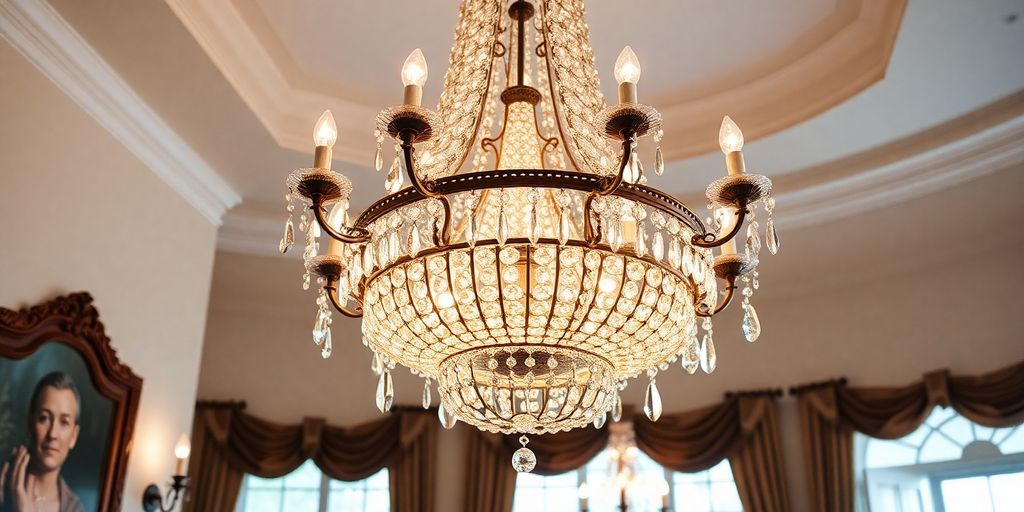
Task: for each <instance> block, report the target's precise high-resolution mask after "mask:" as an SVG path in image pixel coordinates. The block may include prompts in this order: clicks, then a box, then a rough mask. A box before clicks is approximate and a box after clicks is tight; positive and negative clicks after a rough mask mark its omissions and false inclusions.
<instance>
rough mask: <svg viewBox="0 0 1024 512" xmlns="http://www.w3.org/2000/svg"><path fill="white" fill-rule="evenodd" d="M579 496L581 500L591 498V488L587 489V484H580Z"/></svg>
mask: <svg viewBox="0 0 1024 512" xmlns="http://www.w3.org/2000/svg"><path fill="white" fill-rule="evenodd" d="M579 496H580V499H581V500H585V499H587V498H589V497H590V488H589V487H587V483H586V482H583V483H582V484H580V490H579Z"/></svg>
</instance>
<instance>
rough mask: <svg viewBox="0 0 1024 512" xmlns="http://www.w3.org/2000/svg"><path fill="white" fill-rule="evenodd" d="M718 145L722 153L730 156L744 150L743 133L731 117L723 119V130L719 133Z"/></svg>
mask: <svg viewBox="0 0 1024 512" xmlns="http://www.w3.org/2000/svg"><path fill="white" fill-rule="evenodd" d="M718 145H719V146H720V147H721V148H722V153H725V154H727V155H728V154H729V153H732V152H734V151H739V150H741V149H743V132H741V131H740V127H739V126H736V123H734V122H733V120H732V119H731V118H729V116H725V117H724V118H722V128H721V129H720V130H719V131H718Z"/></svg>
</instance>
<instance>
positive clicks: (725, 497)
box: [711, 482, 743, 512]
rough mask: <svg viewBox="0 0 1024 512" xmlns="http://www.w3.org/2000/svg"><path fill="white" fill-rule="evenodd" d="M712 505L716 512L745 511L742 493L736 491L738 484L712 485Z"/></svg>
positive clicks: (718, 483) (719, 483)
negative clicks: (741, 501) (741, 497)
mask: <svg viewBox="0 0 1024 512" xmlns="http://www.w3.org/2000/svg"><path fill="white" fill-rule="evenodd" d="M711 504H712V505H713V506H714V510H715V511H716V512H726V511H737V512H738V511H740V510H743V504H741V503H740V493H739V491H738V490H737V489H736V484H734V483H732V482H729V483H723V482H717V483H713V484H711Z"/></svg>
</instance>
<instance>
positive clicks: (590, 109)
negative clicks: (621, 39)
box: [280, 0, 778, 471]
mask: <svg viewBox="0 0 1024 512" xmlns="http://www.w3.org/2000/svg"><path fill="white" fill-rule="evenodd" d="M505 5H506V3H505V2H503V1H501V0H498V1H495V0H464V1H463V2H462V5H461V8H460V12H459V22H458V26H457V28H456V32H455V34H456V40H455V45H454V47H453V49H452V53H451V59H450V62H451V66H450V67H449V70H448V73H447V75H446V76H445V89H444V94H443V95H442V96H441V101H440V104H439V106H438V109H437V111H436V112H434V111H431V110H428V109H426V108H423V107H422V106H420V102H421V96H422V87H423V85H424V83H425V82H426V78H427V68H426V63H425V62H424V60H423V55H422V53H421V52H420V51H419V50H416V51H415V52H413V54H412V55H410V56H409V59H408V60H407V61H406V63H405V65H404V66H403V69H402V79H403V82H404V83H405V101H404V104H402V105H399V106H394V107H389V108H387V109H385V110H384V111H382V112H381V113H380V114H379V115H378V117H377V126H376V132H375V135H376V139H377V151H376V154H375V156H374V167H375V168H376V169H377V170H378V171H381V170H382V169H383V167H384V155H383V146H384V142H385V139H387V138H391V139H394V140H395V142H396V144H395V159H394V162H393V163H392V164H391V166H390V168H389V169H388V171H387V175H386V178H385V188H386V190H387V191H388V193H389V195H387V196H385V197H384V198H382V199H380V200H378V201H377V202H375V203H373V204H372V205H371V206H370V207H369V208H367V209H366V210H365V211H364V212H363V213H362V214H361V215H359V216H358V218H356V219H355V220H354V221H352V220H351V218H350V217H349V214H348V204H349V201H348V200H349V197H350V194H351V191H352V185H351V182H350V181H349V180H348V178H346V177H345V176H344V175H342V174H340V173H338V172H336V171H334V170H332V169H331V147H332V146H333V145H334V142H335V139H336V136H337V129H336V127H335V125H334V119H333V117H332V116H331V113H330V112H329V111H327V112H325V113H324V115H323V116H321V118H320V120H319V121H318V122H317V124H316V127H315V128H314V142H315V145H316V156H315V163H314V166H313V167H312V168H309V169H300V170H298V171H295V172H293V173H292V174H291V175H290V176H289V177H288V179H287V186H288V195H287V196H286V199H287V202H288V205H287V209H288V212H289V217H288V220H287V223H286V226H285V235H284V237H283V238H282V240H281V244H280V250H281V251H282V252H286V251H287V250H288V249H289V248H290V247H291V246H292V245H293V243H294V238H295V228H294V227H293V221H292V212H293V211H294V209H295V206H296V205H298V206H299V207H300V209H301V210H302V213H301V218H300V222H299V226H298V230H299V232H300V233H302V234H303V235H304V236H305V252H304V254H303V256H304V261H305V269H306V272H305V274H304V276H303V287H304V288H308V287H309V286H310V280H311V279H312V277H311V276H315V277H316V280H317V282H318V284H319V285H320V292H319V296H318V299H317V314H316V319H315V324H314V328H313V341H314V342H315V344H316V345H317V346H318V347H319V348H320V350H321V354H322V355H323V357H324V358H327V357H329V356H330V354H331V350H332V336H331V323H332V318H331V307H332V306H333V308H334V309H336V310H337V311H339V312H340V313H342V314H343V315H345V316H350V317H357V318H362V334H363V343H364V345H366V346H367V347H368V348H369V349H370V350H371V351H372V352H373V363H372V365H371V368H372V370H373V371H374V372H375V373H376V374H378V376H379V382H378V387H377V397H376V398H377V406H378V408H379V409H380V410H381V411H382V412H386V411H388V410H389V409H390V408H391V405H392V403H393V400H394V387H393V384H392V377H391V371H392V370H394V368H395V366H396V365H399V364H400V365H402V366H405V367H407V368H409V369H410V370H411V371H412V373H413V374H415V375H417V376H420V377H422V378H424V379H425V384H424V389H423V406H424V407H425V408H429V407H430V405H431V403H432V399H431V385H432V381H434V382H436V383H437V390H438V394H439V395H440V405H439V407H438V414H439V417H440V420H441V423H442V425H444V426H445V427H446V428H451V427H452V426H454V425H455V423H456V421H457V420H461V421H463V422H466V423H469V424H471V425H474V426H476V427H478V428H480V429H483V430H487V431H491V432H501V433H522V434H543V433H551V432H559V431H565V430H570V429H573V428H579V427H584V426H587V425H589V424H593V425H595V426H596V427H598V428H600V427H601V426H603V425H604V423H605V421H606V419H607V417H608V415H609V414H610V415H611V416H612V418H613V419H614V420H615V421H618V420H619V417H620V416H621V412H622V404H621V402H620V400H619V392H620V391H621V390H622V389H624V388H625V386H626V383H627V381H628V380H629V379H631V378H634V377H637V376H639V375H640V374H641V373H645V372H646V374H647V375H648V377H649V379H650V383H649V384H648V388H647V394H646V399H645V404H644V411H645V413H646V414H647V416H648V417H649V418H650V419H651V420H657V419H658V417H659V416H660V415H661V397H660V395H659V392H658V389H657V386H656V385H655V376H656V375H657V373H658V372H659V371H664V370H667V369H668V367H669V365H670V364H671V363H674V362H675V361H676V360H680V361H681V365H682V367H683V368H684V369H685V371H687V372H689V373H691V374H692V373H694V372H696V371H697V370H698V369H702V370H703V371H704V372H707V373H710V372H712V371H714V369H715V365H716V356H715V348H714V341H713V338H712V323H711V317H712V316H713V315H714V314H716V313H718V312H719V311H721V310H722V309H724V308H725V307H726V306H727V305H728V304H729V302H730V301H731V299H732V297H733V295H734V291H735V290H736V288H737V287H740V286H742V288H743V290H742V292H741V293H742V295H743V303H742V308H743V310H744V315H743V321H742V331H743V334H744V336H745V338H746V339H747V341H751V342H752V341H754V340H756V339H757V337H758V335H759V333H760V330H761V328H760V323H759V320H758V318H757V313H756V312H755V310H754V307H753V306H752V305H751V304H750V297H751V296H752V294H753V291H754V290H755V289H757V288H758V281H757V271H756V267H757V262H758V255H759V253H760V250H761V241H760V240H761V237H762V234H761V230H760V227H759V225H758V223H757V222H756V221H755V220H754V210H755V209H756V208H758V207H760V208H761V209H763V210H764V213H765V214H766V215H767V220H766V222H765V229H764V235H763V237H764V238H765V245H766V246H767V248H768V250H769V251H770V252H771V253H773V254H774V253H775V252H776V251H777V250H778V238H777V236H776V234H775V228H774V224H773V221H772V218H771V215H772V208H773V206H774V202H773V201H772V199H771V196H770V193H771V181H770V180H769V179H768V178H766V177H764V176H761V175H756V174H748V173H746V172H745V170H744V164H743V156H742V153H741V152H740V150H741V148H742V145H743V138H742V137H743V136H742V133H741V132H740V130H739V128H738V127H737V126H736V125H735V124H734V123H733V122H732V120H730V119H729V118H728V117H726V118H725V119H724V120H723V123H722V127H721V132H720V134H719V140H720V143H721V146H722V150H723V152H724V153H725V154H726V167H727V169H728V175H727V176H726V177H724V178H722V179H719V180H717V181H715V182H714V183H712V184H711V185H710V186H709V187H708V188H707V197H708V200H709V201H710V204H709V205H708V207H709V208H710V209H712V210H713V212H714V216H713V217H712V218H708V219H707V220H706V222H702V221H701V219H700V217H698V216H697V215H696V214H694V213H693V212H692V211H691V210H690V209H689V208H688V207H687V206H686V205H685V204H683V203H682V202H680V201H678V200H676V199H674V198H673V197H672V196H671V195H669V194H666V193H664V192H661V191H659V190H657V189H655V188H652V187H649V186H647V184H646V183H647V174H646V172H645V169H644V166H643V164H642V162H641V159H640V156H639V154H638V152H637V143H638V140H639V139H640V138H642V137H648V136H649V137H652V138H653V140H654V142H655V145H656V146H657V148H656V150H655V155H654V173H655V174H656V175H659V176H660V175H661V174H662V173H663V171H664V168H665V162H664V158H663V156H662V152H661V146H660V144H661V141H662V135H663V133H662V130H661V115H660V114H659V113H658V112H657V110H655V109H654V108H652V107H650V106H647V105H643V104H640V103H638V102H637V93H636V82H637V80H638V79H639V76H640V66H639V63H638V61H637V59H636V56H635V55H634V54H633V51H632V50H631V49H630V48H629V47H626V49H624V50H623V52H622V54H621V55H620V56H619V59H618V61H617V62H616V66H615V76H616V79H617V80H618V82H619V102H618V103H616V104H613V105H606V104H605V101H604V99H603V97H602V95H601V93H600V90H599V82H598V78H597V72H596V70H595V69H594V67H593V64H592V63H593V61H594V59H593V50H592V49H591V47H590V44H589V35H588V29H587V26H586V24H585V23H584V9H583V2H582V0H539V1H538V4H537V5H536V6H534V5H533V4H531V3H530V2H527V1H524V0H518V1H514V2H511V3H510V4H508V7H507V9H506V8H505ZM506 13H507V15H508V18H505V14H506ZM616 146H618V147H619V149H618V150H617V151H616V149H615V147H616ZM417 149H420V150H421V151H417ZM492 162H493V163H492ZM406 179H408V181H409V186H408V187H405V186H404V185H405V180H406ZM744 225H746V231H745V241H744V243H743V246H742V249H741V250H739V251H737V248H736V240H737V239H740V238H742V237H741V236H740V234H741V231H742V228H743V226H744ZM324 233H325V234H326V235H327V236H326V239H327V240H328V244H327V247H326V248H325V249H326V250H325V251H323V252H322V251H321V249H322V248H321V246H320V242H319V240H320V239H321V238H322V237H323V234H324ZM715 248H719V250H718V251H716V250H715ZM716 252H717V254H716ZM718 280H722V281H723V283H724V286H720V284H719V282H718ZM698 326H699V327H700V329H702V330H703V331H704V333H703V335H702V336H701V335H700V333H699V329H698ZM521 441H522V443H523V446H524V447H523V449H521V450H520V451H519V452H517V453H516V457H515V459H514V465H515V466H516V469H518V470H520V471H529V470H531V469H532V463H531V461H535V458H534V457H533V454H532V452H530V451H529V449H527V448H525V446H526V443H527V442H528V439H527V438H526V437H525V436H523V437H522V438H521Z"/></svg>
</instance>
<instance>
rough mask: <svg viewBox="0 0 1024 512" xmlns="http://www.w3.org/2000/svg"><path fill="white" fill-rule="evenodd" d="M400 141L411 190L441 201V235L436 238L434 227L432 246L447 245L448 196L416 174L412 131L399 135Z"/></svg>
mask: <svg viewBox="0 0 1024 512" xmlns="http://www.w3.org/2000/svg"><path fill="white" fill-rule="evenodd" d="M399 136H400V137H401V139H402V153H403V155H404V156H405V171H406V174H408V175H409V181H410V182H411V183H412V188H413V189H415V190H416V191H417V192H419V193H420V194H421V195H423V196H424V197H430V198H433V199H437V200H439V201H441V206H442V207H443V208H444V224H443V225H442V226H441V233H440V236H438V233H437V227H436V226H435V227H434V229H432V230H431V232H433V233H434V236H433V238H434V244H435V245H448V243H449V242H450V241H451V236H452V233H451V231H452V205H451V202H450V201H449V200H448V196H446V195H444V194H442V193H440V192H438V191H437V188H436V182H435V181H426V182H424V181H423V180H421V179H420V178H419V176H418V175H417V173H416V167H415V166H414V165H413V158H412V153H413V151H415V148H413V145H412V141H413V138H414V137H415V134H414V133H413V132H412V131H409V130H406V131H403V132H402V133H401V134H400V135H399Z"/></svg>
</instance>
